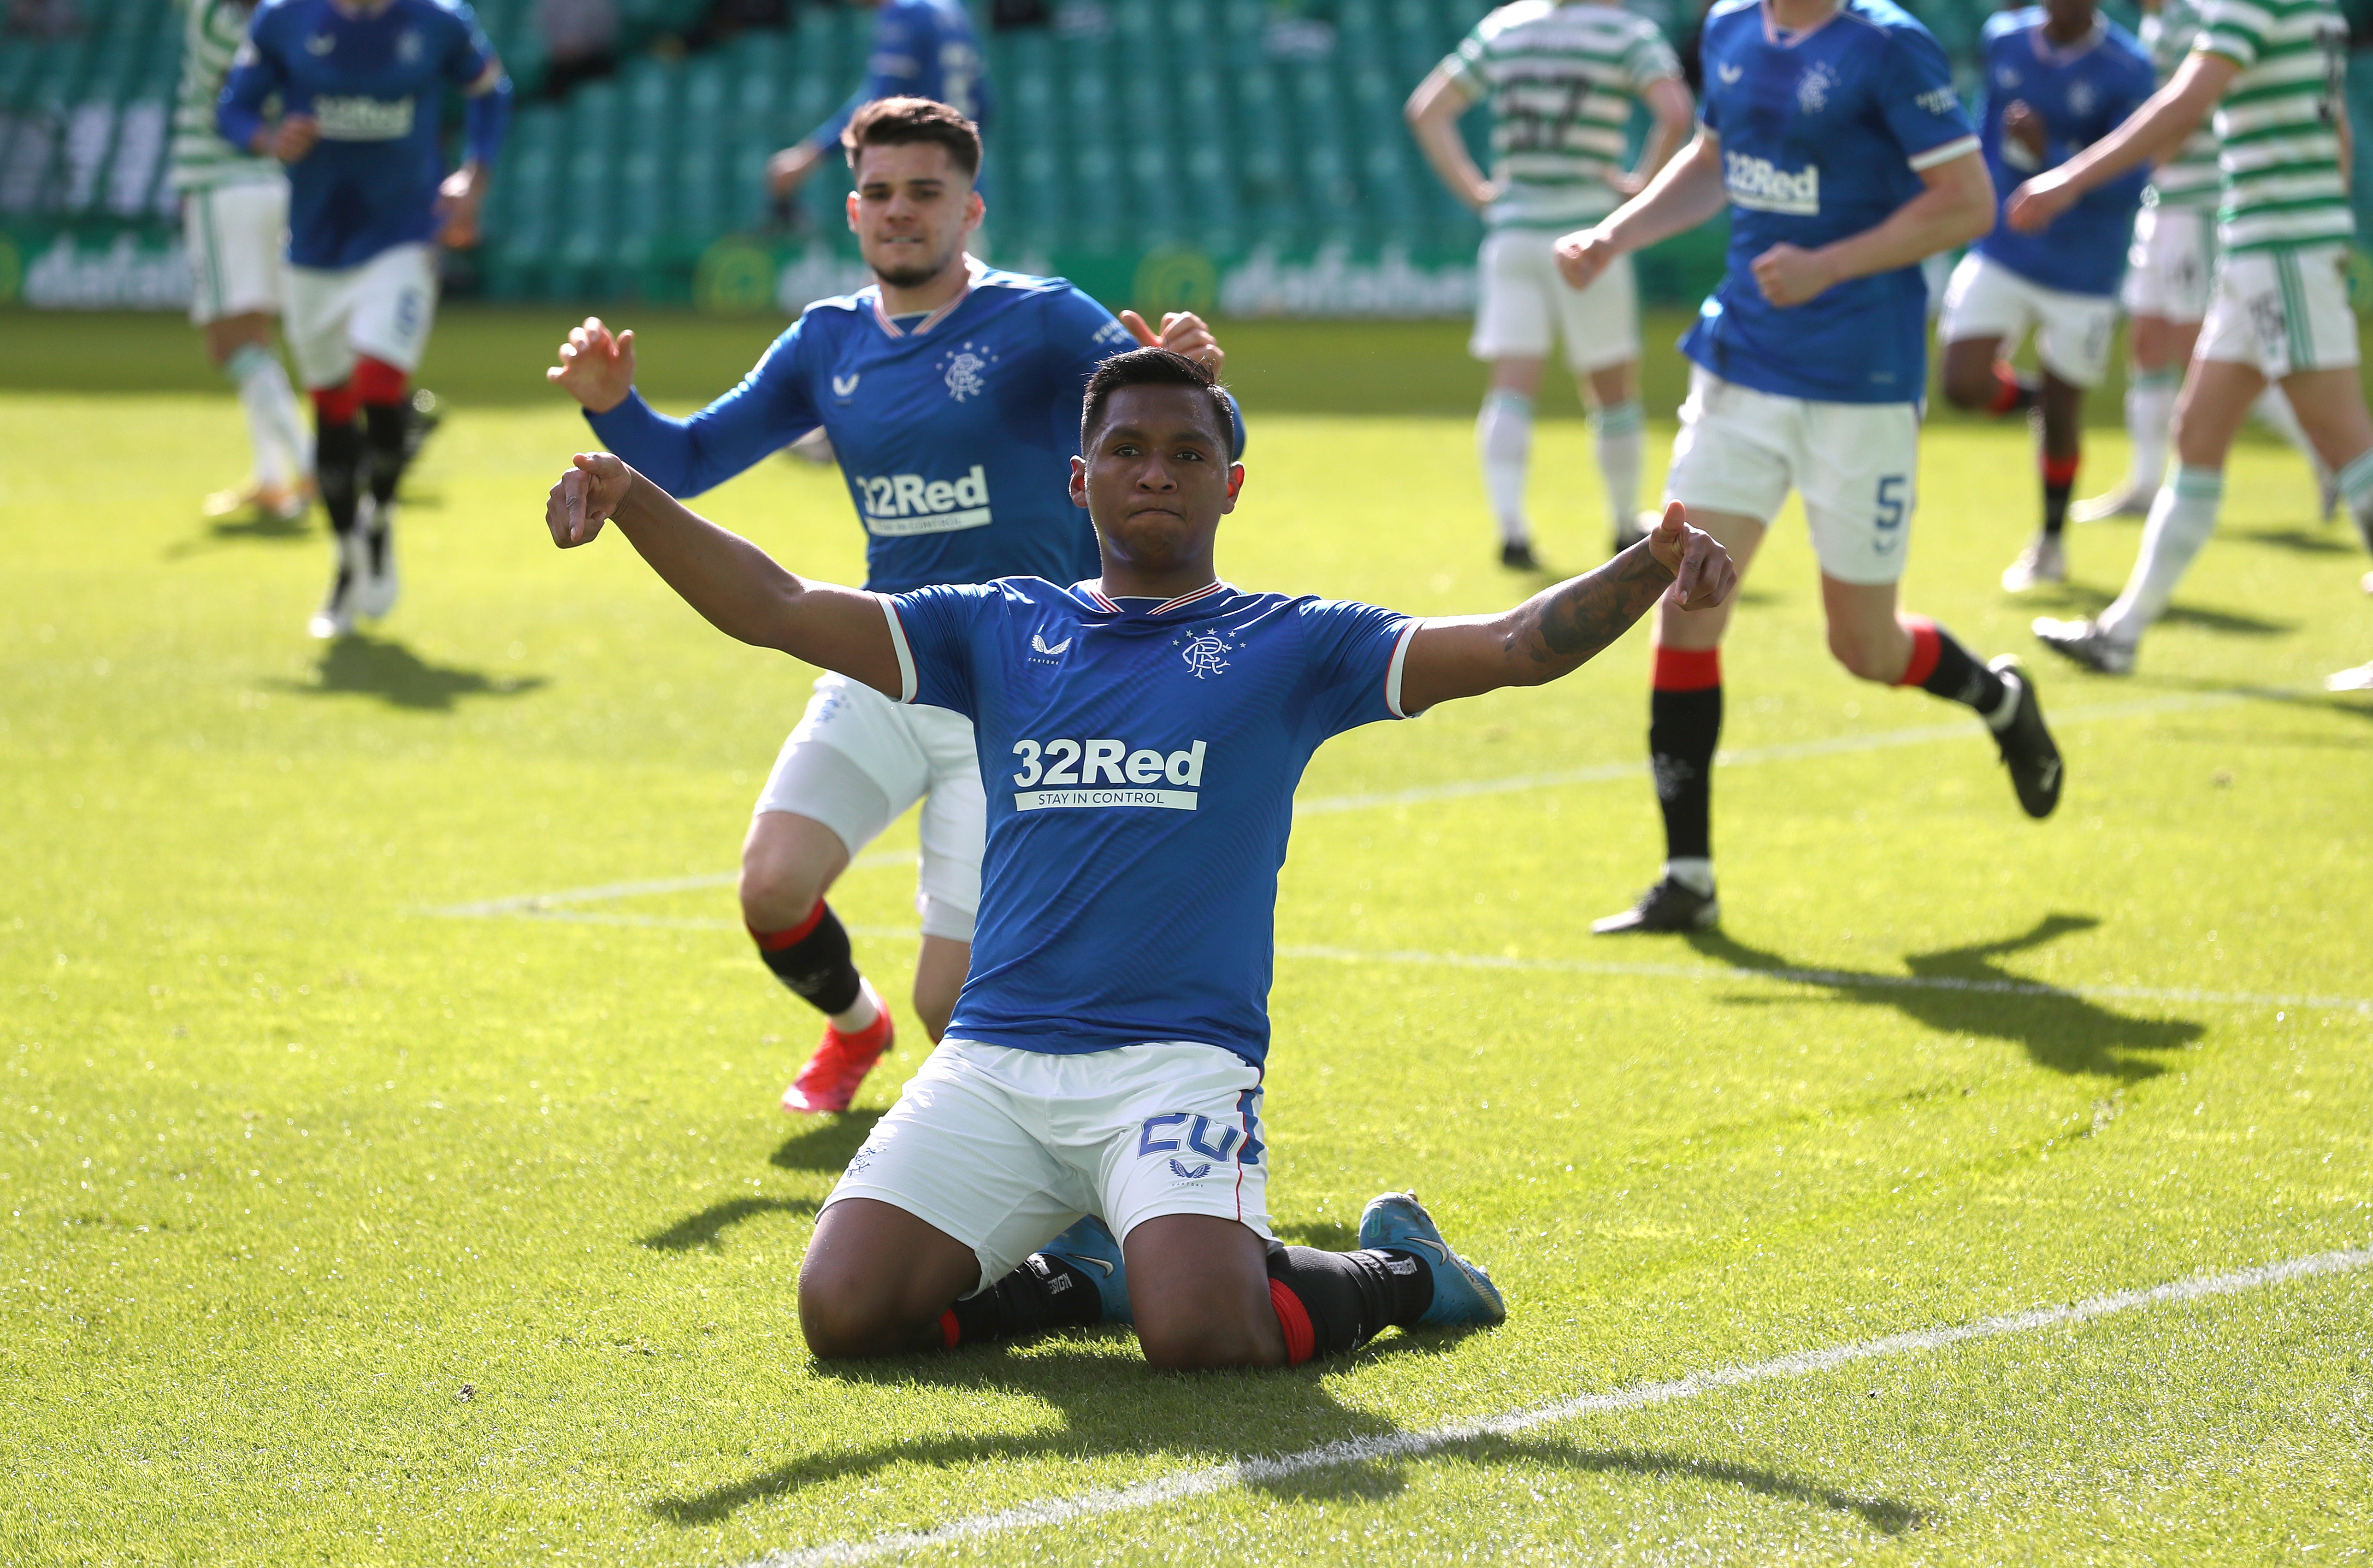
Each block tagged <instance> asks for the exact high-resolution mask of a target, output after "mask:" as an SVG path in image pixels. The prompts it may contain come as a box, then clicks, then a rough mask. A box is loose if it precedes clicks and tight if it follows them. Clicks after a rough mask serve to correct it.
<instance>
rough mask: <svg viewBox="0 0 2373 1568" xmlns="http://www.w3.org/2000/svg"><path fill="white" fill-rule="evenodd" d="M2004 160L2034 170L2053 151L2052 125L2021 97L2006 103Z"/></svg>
mask: <svg viewBox="0 0 2373 1568" xmlns="http://www.w3.org/2000/svg"><path fill="white" fill-rule="evenodd" d="M2002 134H2003V146H2002V156H2003V161H2004V162H2005V163H2006V164H2009V165H2010V166H2011V167H2012V168H2013V169H2017V170H2028V171H2032V170H2038V169H2040V168H2042V167H2043V158H2044V155H2045V154H2046V153H2049V152H2050V151H2051V150H2052V128H2051V127H2050V126H2048V125H2046V124H2045V123H2043V116H2042V115H2040V114H2038V113H2037V112H2036V111H2034V110H2033V109H2032V108H2030V107H2028V104H2027V103H2026V102H2025V101H2023V100H2022V99H2011V100H2010V102H2008V103H2006V104H2005V105H2004V106H2003V117H2002Z"/></svg>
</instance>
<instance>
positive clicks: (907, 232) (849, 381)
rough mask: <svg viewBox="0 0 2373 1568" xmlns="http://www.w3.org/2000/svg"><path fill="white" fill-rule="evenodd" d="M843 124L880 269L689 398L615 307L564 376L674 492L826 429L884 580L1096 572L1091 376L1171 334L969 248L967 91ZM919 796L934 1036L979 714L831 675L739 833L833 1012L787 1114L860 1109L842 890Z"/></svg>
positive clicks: (857, 1024) (955, 928) (871, 1058)
mask: <svg viewBox="0 0 2373 1568" xmlns="http://www.w3.org/2000/svg"><path fill="white" fill-rule="evenodd" d="M841 140H842V145H843V146H844V147H845V148H846V150H847V155H848V160H849V166H850V168H851V170H853V171H854V173H855V175H856V179H857V189H856V191H855V192H854V193H851V194H850V196H849V198H848V227H849V228H850V229H851V230H852V231H854V232H855V234H856V235H857V239H858V248H859V252H860V253H861V254H862V255H863V256H864V258H865V262H866V264H867V265H868V266H870V267H871V268H872V270H873V275H874V282H873V284H872V285H871V287H866V288H862V289H859V291H858V292H857V293H855V294H852V295H849V296H847V297H846V298H838V299H825V300H820V301H818V302H817V303H815V304H812V305H811V306H809V307H808V310H807V313H806V314H805V315H803V316H802V317H801V318H800V320H799V321H798V322H794V323H793V324H792V326H791V328H790V330H789V332H786V333H783V335H782V336H781V337H779V338H777V340H776V341H775V344H774V346H772V347H771V348H769V349H767V351H766V355H765V356H764V357H762V358H761V359H760V360H759V361H758V364H757V367H756V368H755V369H753V370H752V371H751V372H750V374H749V375H748V376H746V377H744V378H743V379H742V384H741V385H740V386H738V387H736V388H734V389H733V390H732V391H731V392H728V393H726V394H725V396H723V397H721V398H719V400H718V401H717V402H715V403H713V404H709V405H708V406H707V408H704V409H702V410H701V411H700V412H699V413H697V414H696V415H693V416H692V417H691V418H689V419H682V420H679V419H670V418H667V417H665V416H663V415H660V414H657V413H655V412H653V410H652V409H651V407H650V405H649V404H647V403H645V402H644V401H643V400H642V398H641V396H640V395H639V394H638V393H637V392H635V390H634V379H635V350H634V337H635V334H634V333H632V332H631V331H629V332H623V333H612V332H611V331H610V330H609V328H608V327H606V326H604V325H603V324H602V322H600V321H599V320H589V321H587V322H586V323H585V324H584V325H583V326H581V327H579V328H577V329H576V330H574V331H572V332H571V333H569V334H568V342H567V344H565V345H562V347H561V350H560V364H559V365H558V366H557V367H556V368H555V369H551V370H549V371H546V372H545V374H546V375H547V376H548V377H549V378H550V379H551V380H553V382H554V383H555V385H557V386H559V387H560V388H561V389H562V390H564V391H566V392H567V393H568V394H569V395H570V396H572V397H574V398H576V399H577V401H578V402H579V403H580V404H583V405H584V407H585V410H586V419H587V422H588V423H589V424H590V425H591V426H592V427H593V432H594V434H595V435H596V436H597V437H598V438H600V439H601V441H602V445H603V446H605V447H607V448H608V449H609V450H610V451H614V452H615V453H617V454H618V455H619V456H620V457H622V458H624V459H625V461H626V462H629V463H631V464H632V465H634V467H636V468H637V469H638V470H639V471H641V472H642V474H644V475H645V476H646V477H648V478H649V480H650V481H651V482H652V483H653V484H655V485H657V486H660V488H661V489H663V490H665V491H667V492H668V494H670V495H672V496H674V497H678V498H685V497H693V496H697V495H699V494H700V493H701V492H702V491H704V490H707V489H708V488H709V487H710V486H715V485H719V484H722V483H723V482H724V481H726V480H728V479H730V478H731V477H732V476H733V475H735V474H740V473H742V471H743V470H745V469H747V468H750V467H751V466H753V465H754V464H755V463H758V462H763V461H764V460H765V459H766V455H767V454H768V453H769V452H773V451H777V450H779V449H781V448H783V447H785V446H788V445H789V444H790V443H791V442H793V441H796V440H798V439H801V437H803V436H805V435H806V434H807V433H808V432H809V431H811V430H813V429H816V428H818V427H821V428H823V429H824V430H825V431H827V432H828V433H829V434H830V436H831V439H832V443H833V446H834V448H835V449H836V451H838V452H839V454H840V460H841V468H842V472H843V474H844V475H845V476H846V477H847V479H848V493H849V498H850V499H851V500H852V501H854V502H855V503H856V505H857V514H858V521H859V522H860V523H862V524H863V526H864V528H865V531H866V533H867V539H866V547H865V561H866V586H867V587H868V588H869V589H871V591H874V592H877V593H901V592H905V591H909V590H912V589H917V588H924V587H929V586H932V585H935V584H944V583H973V582H987V581H989V580H991V579H995V578H1000V577H1041V578H1045V579H1048V580H1049V581H1054V582H1064V583H1070V582H1077V581H1080V580H1081V579H1086V578H1092V577H1093V576H1095V575H1096V571H1097V562H1098V557H1097V555H1096V543H1095V534H1094V531H1093V529H1092V528H1090V527H1089V525H1088V521H1087V515H1086V514H1085V513H1084V512H1081V510H1079V509H1077V508H1075V507H1074V506H1073V505H1072V504H1071V498H1070V460H1071V454H1072V453H1073V452H1075V451H1077V450H1078V449H1079V433H1080V398H1081V392H1082V391H1083V389H1084V388H1085V387H1086V385H1087V380H1088V377H1089V376H1090V375H1091V374H1092V373H1093V371H1094V369H1095V368H1096V367H1097V366H1098V365H1100V364H1102V363H1103V362H1104V361H1105V359H1106V358H1108V357H1111V356H1112V355H1114V354H1116V353H1117V352H1119V351H1120V350H1122V349H1125V348H1128V347H1131V346H1133V345H1135V344H1136V342H1137V341H1138V339H1139V338H1143V339H1144V340H1146V341H1148V342H1151V341H1152V340H1153V333H1151V330H1149V329H1148V328H1147V327H1146V325H1145V323H1144V322H1142V321H1140V320H1139V319H1138V317H1137V316H1136V314H1135V313H1134V312H1131V313H1129V315H1128V318H1127V319H1128V323H1129V324H1128V326H1124V325H1123V324H1122V323H1121V322H1119V321H1116V320H1115V319H1114V318H1113V315H1112V312H1110V311H1109V310H1105V308H1104V307H1103V306H1101V305H1099V304H1097V303H1096V302H1095V301H1094V300H1093V299H1091V298H1088V297H1087V296H1086V295H1085V294H1082V293H1081V292H1080V291H1079V290H1078V289H1076V288H1074V287H1071V286H1070V284H1068V283H1066V282H1064V281H1062V280H1061V279H1059V278H1044V277H1026V276H1023V275H1020V274H1018V273H1010V272H998V271H993V270H991V269H989V268H988V267H986V266H984V265H982V264H981V263H979V262H977V261H976V260H974V259H973V258H972V257H970V256H968V255H967V254H965V241H966V239H967V237H968V236H970V235H971V233H972V232H973V230H974V229H975V228H977V227H978V225H979V223H980V221H981V216H982V214H983V212H984V210H985V209H984V206H983V204H982V202H981V199H980V196H979V194H978V193H976V191H975V190H974V189H973V176H974V175H975V173H976V172H977V170H979V167H980V138H979V135H977V133H976V131H975V130H974V128H973V126H972V123H971V122H970V121H968V120H966V119H964V116H962V115H961V114H958V113H957V112H956V111H954V110H953V109H952V108H950V107H948V106H947V105H945V104H941V103H929V102H925V101H924V100H923V99H916V98H893V99H881V100H878V101H876V102H873V103H870V104H868V105H866V106H865V107H864V108H863V109H860V110H859V111H858V112H857V114H856V115H855V117H854V118H852V119H851V120H850V121H849V123H848V128H847V129H846V130H845V131H843V132H842V134H841ZM1132 332H1134V333H1136V336H1134V337H1133V336H1132V335H1131V333H1132ZM1161 342H1162V344H1163V346H1165V347H1169V348H1174V349H1176V350H1178V351H1180V352H1181V353H1185V354H1189V355H1193V356H1195V357H1198V358H1202V359H1206V360H1208V361H1209V362H1210V364H1212V365H1213V366H1215V367H1216V366H1217V365H1218V364H1219V363H1220V362H1221V358H1222V356H1221V354H1220V349H1219V345H1217V344H1215V343H1213V342H1212V341H1211V337H1210V333H1208V332H1207V331H1206V330H1205V329H1204V326H1203V323H1202V322H1200V321H1198V320H1197V319H1196V318H1195V317H1193V316H1190V315H1180V316H1174V317H1172V318H1170V319H1168V320H1166V321H1165V322H1163V332H1162V335H1161ZM1239 435H1240V436H1241V431H1240V432H1239ZM1059 651H1060V650H1059V649H1056V650H1049V652H1048V654H1047V657H1048V658H1049V660H1050V661H1051V660H1052V659H1054V658H1056V657H1058V655H1059ZM918 800H919V801H921V802H923V811H922V821H921V824H920V826H921V836H922V867H921V872H920V874H919V876H918V879H917V895H916V900H915V902H916V907H917V909H918V912H919V913H920V915H921V916H922V926H923V942H922V950H921V953H920V954H919V955H918V957H917V959H916V962H915V1012H917V1013H918V1015H919V1016H920V1017H921V1019H922V1021H923V1026H924V1028H925V1029H926V1030H927V1031H929V1034H930V1036H931V1038H932V1039H933V1040H935V1041H936V1040H937V1039H939V1037H940V1036H941V1032H942V1031H943V1030H944V1029H945V1028H946V1027H947V1022H948V1017H949V1014H950V1012H952V1011H953V1009H954V1007H955V1001H956V993H957V991H958V990H959V989H961V988H962V986H963V984H964V973H965V970H966V969H967V967H968V966H969V965H970V964H971V960H972V937H973V917H974V913H975V911H976V909H978V907H980V858H981V846H982V841H983V835H984V834H985V833H986V831H987V828H986V821H987V819H986V817H985V815H984V814H983V813H985V811H986V810H987V806H986V803H985V802H984V800H983V798H982V794H981V783H980V765H979V760H978V758H977V757H976V755H974V750H973V731H972V723H971V721H970V720H966V719H964V717H962V716H961V715H959V714H954V713H951V712H948V711H947V710H945V709H942V708H913V707H908V706H905V705H902V704H899V703H895V702H892V701H891V700H890V699H888V698H887V697H884V696H883V695H882V694H881V693H879V692H877V691H875V690H873V689H872V688H871V687H870V686H867V685H864V684H862V683H861V682H852V681H849V680H848V679H846V678H844V677H843V676H840V675H836V674H830V673H827V674H825V675H824V676H822V677H821V678H819V679H818V680H817V682H816V684H815V696H814V697H813V699H812V700H811V701H810V702H809V704H808V706H807V711H806V713H805V714H804V715H802V716H801V720H800V722H799V725H798V727H797V728H796V729H794V730H793V731H791V733H790V737H789V739H788V740H786V741H785V742H784V743H783V747H782V752H781V755H778V756H777V758H776V759H775V766H774V771H773V772H772V773H771V774H770V775H768V777H767V779H766V788H765V789H764V790H761V791H760V792H759V796H758V802H757V805H756V807H755V809H754V812H753V814H752V816H751V821H750V833H749V837H748V838H747V839H746V840H745V841H744V842H743V845H742V885H741V896H742V919H743V921H744V922H745V923H746V924H747V925H748V927H749V929H750V935H751V939H752V940H753V941H754V942H756V943H757V946H758V955H759V957H760V958H761V959H762V960H763V961H764V962H765V963H766V967H767V968H768V969H770V970H772V971H773V972H774V974H775V976H776V977H777V978H778V979H780V980H781V981H782V982H783V984H784V985H785V986H787V987H789V989H791V990H792V991H793V992H795V993H796V994H798V995H799V996H800V997H801V998H802V999H804V1000H806V1001H807V1002H808V1003H809V1004H810V1005H811V1006H812V1007H814V1008H815V1009H816V1010H817V1011H818V1012H822V1013H824V1016H825V1025H824V1039H823V1041H822V1043H821V1044H819V1045H818V1046H817V1047H816V1050H815V1053H814V1055H813V1056H812V1057H811V1058H810V1059H809V1060H808V1061H807V1063H806V1065H805V1066H803V1067H802V1068H801V1070H800V1072H799V1075H798V1077H797V1078H796V1079H795V1080H794V1081H793V1082H792V1083H791V1086H790V1087H789V1088H788V1089H786V1090H785V1091H784V1092H783V1108H784V1109H785V1110H787V1111H797V1112H809V1113H824V1112H834V1111H843V1110H847V1109H848V1104H849V1101H850V1100H851V1099H852V1098H853V1097H854V1096H855V1094H856V1093H857V1090H858V1086H859V1084H861V1083H862V1082H864V1080H865V1075H866V1074H867V1073H868V1072H870V1071H872V1068H873V1064H874V1063H875V1062H876V1061H878V1060H880V1059H881V1058H882V1056H883V1053H884V1052H885V1051H887V1050H888V1049H889V1048H890V1046H891V1042H892V1038H893V1027H892V1024H891V1020H890V1013H889V1010H888V1009H887V1008H885V1007H884V1006H883V1003H882V999H881V997H880V995H879V994H878V993H877V992H876V991H875V990H874V989H873V987H872V986H871V983H870V982H868V981H867V980H866V979H865V978H864V977H863V976H862V975H860V974H859V972H858V968H857V965H856V961H855V959H854V957H853V956H852V955H851V954H850V951H849V944H848V930H846V929H845V928H844V927H843V926H842V925H841V923H840V919H839V917H838V916H836V915H835V914H834V913H833V911H832V907H831V906H830V905H828V904H827V903H825V902H824V895H825V894H826V893H827V892H828V891H829V890H830V889H831V887H832V884H833V883H835V882H836V881H837V880H838V879H839V876H840V873H841V872H843V871H845V870H847V869H848V862H849V860H850V859H851V858H852V857H854V856H855V855H857V854H858V853H859V851H861V850H862V849H863V848H865V846H866V845H867V844H869V843H871V841H872V840H873V839H874V838H876V837H879V836H880V835H881V833H882V831H883V829H884V828H886V827H887V826H889V825H890V824H891V823H892V822H894V821H895V820H896V819H897V818H898V817H899V816H900V815H901V814H903V813H905V812H906V808H907V807H909V806H911V805H913V804H914V803H915V802H917V801H918Z"/></svg>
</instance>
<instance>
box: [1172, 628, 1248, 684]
mask: <svg viewBox="0 0 2373 1568" xmlns="http://www.w3.org/2000/svg"><path fill="white" fill-rule="evenodd" d="M1171 646H1172V647H1174V648H1177V649H1179V653H1178V656H1179V657H1180V658H1182V659H1184V660H1186V671H1187V673H1189V674H1191V675H1193V676H1194V677H1195V678H1196V679H1197V680H1198V681H1199V680H1202V679H1204V678H1205V677H1207V676H1210V675H1217V674H1220V673H1222V672H1224V671H1225V670H1226V669H1227V667H1228V661H1227V657H1226V656H1227V655H1228V654H1231V653H1233V652H1234V651H1235V650H1236V649H1235V646H1234V645H1233V643H1230V642H1228V641H1226V640H1225V639H1224V638H1222V637H1221V636H1220V634H1219V633H1217V632H1197V633H1196V634H1195V635H1194V636H1192V637H1190V638H1186V641H1185V643H1184V645H1183V646H1182V645H1181V644H1180V642H1179V640H1178V639H1177V638H1172V639H1171Z"/></svg>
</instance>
